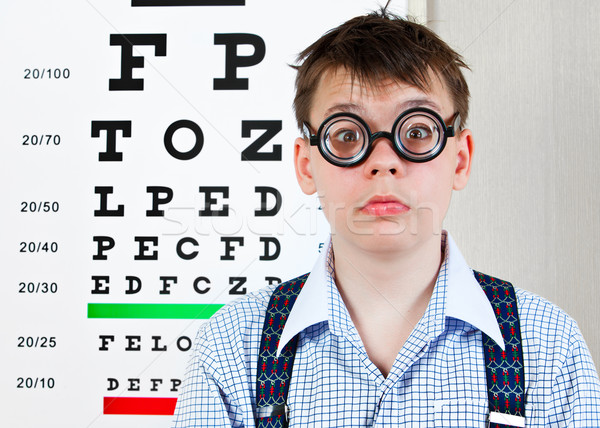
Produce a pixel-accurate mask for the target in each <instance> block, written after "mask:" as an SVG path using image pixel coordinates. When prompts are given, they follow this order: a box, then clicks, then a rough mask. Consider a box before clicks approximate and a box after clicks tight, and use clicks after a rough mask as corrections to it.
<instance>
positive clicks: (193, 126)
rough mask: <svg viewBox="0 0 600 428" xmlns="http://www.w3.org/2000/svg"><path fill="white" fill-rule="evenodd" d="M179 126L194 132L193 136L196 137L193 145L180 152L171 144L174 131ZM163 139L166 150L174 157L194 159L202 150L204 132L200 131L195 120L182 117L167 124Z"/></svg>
mask: <svg viewBox="0 0 600 428" xmlns="http://www.w3.org/2000/svg"><path fill="white" fill-rule="evenodd" d="M181 128H187V129H189V130H190V131H192V132H193V133H194V136H195V137H196V142H195V143H194V147H192V148H191V149H190V150H188V151H187V152H180V151H179V150H177V149H176V148H175V146H174V145H173V135H175V132H176V131H178V130H180V129H181ZM164 141H165V148H166V149H167V152H169V154H170V155H171V156H173V157H174V158H175V159H179V160H190V159H194V158H195V157H196V156H198V154H199V153H200V152H201V151H202V146H204V134H203V133H202V129H201V128H200V127H199V126H198V124H197V123H196V122H192V121H191V120H183V119H182V120H178V121H175V122H173V123H172V124H170V125H169V127H168V128H167V130H166V131H165V138H164Z"/></svg>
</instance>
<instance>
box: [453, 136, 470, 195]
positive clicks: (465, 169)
mask: <svg viewBox="0 0 600 428" xmlns="http://www.w3.org/2000/svg"><path fill="white" fill-rule="evenodd" d="M472 160H473V134H472V133H471V130H470V129H463V130H462V131H460V134H459V135H458V136H457V138H456V170H455V171H454V184H453V189H454V190H462V189H464V188H465V186H466V185H467V182H468V181H469V176H470V175H471V161H472Z"/></svg>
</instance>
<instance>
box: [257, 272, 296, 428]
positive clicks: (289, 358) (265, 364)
mask: <svg viewBox="0 0 600 428" xmlns="http://www.w3.org/2000/svg"><path fill="white" fill-rule="evenodd" d="M307 277H308V274H305V275H302V276H299V277H297V278H295V279H292V280H291V281H287V282H284V283H282V284H280V285H279V286H278V287H277V288H276V289H275V291H274V292H273V294H272V295H271V300H270V301H269V306H268V308H267V314H266V317H265V324H264V327H263V333H262V339H261V342H260V350H259V355H258V369H257V373H256V415H255V417H256V427H257V428H285V427H287V426H288V415H287V413H288V412H287V406H286V400H287V394H288V389H289V387H290V379H291V375H292V367H293V365H294V356H295V355H296V345H297V343H298V336H296V337H294V338H293V339H292V340H290V341H289V342H288V343H287V345H286V346H285V348H283V350H282V351H281V355H279V357H277V346H278V345H279V338H280V337H281V333H282V331H283V327H284V325H285V322H286V320H287V317H288V314H289V313H290V311H291V309H292V306H293V305H294V303H295V302H296V298H297V297H298V294H299V293H300V290H301V289H302V286H303V285H304V282H305V281H306V278H307Z"/></svg>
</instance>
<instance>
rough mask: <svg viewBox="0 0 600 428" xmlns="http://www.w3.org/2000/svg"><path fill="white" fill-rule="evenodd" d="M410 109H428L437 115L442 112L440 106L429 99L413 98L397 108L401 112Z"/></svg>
mask: <svg viewBox="0 0 600 428" xmlns="http://www.w3.org/2000/svg"><path fill="white" fill-rule="evenodd" d="M412 107H429V108H431V109H432V110H435V111H436V112H437V113H441V111H442V109H441V108H440V106H439V105H438V104H437V103H436V102H435V101H433V100H431V99H430V98H413V99H410V100H407V101H404V102H402V103H400V104H399V105H398V107H397V108H398V110H399V112H401V111H404V110H406V109H409V108H412Z"/></svg>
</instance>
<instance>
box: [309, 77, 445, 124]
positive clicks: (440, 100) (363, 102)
mask: <svg viewBox="0 0 600 428" xmlns="http://www.w3.org/2000/svg"><path fill="white" fill-rule="evenodd" d="M411 107H427V108H430V109H432V110H434V111H436V112H437V113H439V114H440V115H442V116H443V117H445V116H447V115H449V114H452V113H453V111H454V106H453V102H452V100H451V97H450V94H449V92H448V90H447V89H446V87H445V85H444V84H443V82H442V81H441V79H439V78H438V77H437V75H435V74H434V73H433V72H430V73H429V78H428V86H427V87H426V88H424V89H421V88H418V87H416V86H412V85H410V84H408V83H406V82H398V81H395V80H392V79H389V78H387V79H384V80H381V81H377V82H364V81H360V80H357V79H353V77H352V75H351V73H349V72H348V71H346V70H345V69H335V70H329V71H326V72H325V73H323V75H322V76H321V79H320V81H319V84H318V86H317V89H316V91H315V94H314V97H313V102H312V105H311V112H310V116H311V120H318V121H322V120H323V119H325V118H326V117H328V116H330V115H331V114H333V113H337V112H352V113H356V114H358V115H361V116H364V117H365V118H368V117H369V116H376V117H378V118H379V117H381V116H382V113H385V115H386V116H387V114H388V113H389V115H391V116H394V117H396V116H397V115H398V114H400V113H401V112H402V111H404V110H406V109H409V108H411Z"/></svg>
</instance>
